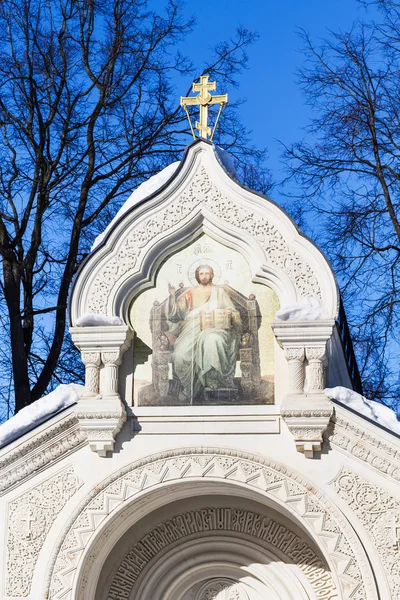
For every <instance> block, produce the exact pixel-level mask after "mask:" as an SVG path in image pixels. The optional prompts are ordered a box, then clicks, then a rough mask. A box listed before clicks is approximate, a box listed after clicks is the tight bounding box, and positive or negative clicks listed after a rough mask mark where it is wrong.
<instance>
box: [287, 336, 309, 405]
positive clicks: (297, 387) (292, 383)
mask: <svg viewBox="0 0 400 600" xmlns="http://www.w3.org/2000/svg"><path fill="white" fill-rule="evenodd" d="M284 350H285V358H286V360H287V363H288V371H289V373H288V375H289V394H291V395H292V394H303V392H304V376H305V369H304V348H302V347H300V348H296V347H290V346H289V347H285V349H284Z"/></svg>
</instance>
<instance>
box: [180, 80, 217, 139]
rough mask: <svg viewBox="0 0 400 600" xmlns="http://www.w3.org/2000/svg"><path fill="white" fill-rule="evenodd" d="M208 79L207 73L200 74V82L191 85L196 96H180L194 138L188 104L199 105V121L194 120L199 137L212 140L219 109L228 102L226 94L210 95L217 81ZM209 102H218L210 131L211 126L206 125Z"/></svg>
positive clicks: (215, 87)
mask: <svg viewBox="0 0 400 600" xmlns="http://www.w3.org/2000/svg"><path fill="white" fill-rule="evenodd" d="M209 79H210V77H209V76H208V75H201V77H200V83H194V84H193V87H192V91H193V92H199V94H198V96H186V97H183V96H181V106H183V108H184V109H185V111H186V115H187V118H188V119H189V125H190V129H191V131H192V135H193V137H194V138H196V136H195V133H194V131H193V126H192V122H191V120H190V116H189V111H188V108H187V107H188V106H189V105H199V106H200V121H196V129H198V131H199V135H200V137H202V138H205V139H207V138H208V137H210V139H211V140H212V139H213V137H214V133H215V129H216V127H217V124H218V121H219V117H220V114H221V111H222V109H223V107H224V106H225V104H227V103H228V94H223V95H221V96H211V94H210V92H212V91H215V90H216V89H217V82H216V81H210V82H209V81H208V80H209ZM211 104H219V112H218V115H217V119H216V121H215V125H214V128H213V130H212V131H211V127H209V126H208V107H209V106H210V105H211Z"/></svg>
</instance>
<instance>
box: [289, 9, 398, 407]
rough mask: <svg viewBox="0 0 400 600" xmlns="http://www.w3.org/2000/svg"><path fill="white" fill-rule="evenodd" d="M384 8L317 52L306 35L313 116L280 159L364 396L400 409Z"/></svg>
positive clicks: (393, 102) (394, 49)
mask: <svg viewBox="0 0 400 600" xmlns="http://www.w3.org/2000/svg"><path fill="white" fill-rule="evenodd" d="M381 6H382V8H384V9H385V15H384V20H383V21H382V22H366V23H363V22H358V23H356V24H354V26H353V28H352V29H351V30H350V31H349V32H346V33H340V34H334V33H331V34H330V36H329V38H328V39H326V40H323V41H322V42H321V43H319V44H318V45H315V44H314V43H313V42H312V41H311V40H310V38H309V37H308V35H307V34H306V33H304V32H303V34H302V38H303V41H304V45H305V55H306V61H305V66H304V68H302V70H301V72H300V81H301V84H302V86H303V89H304V92H305V95H306V98H307V101H308V103H309V105H310V107H311V110H312V114H313V118H312V121H311V125H310V127H309V130H308V134H309V137H308V139H307V138H306V140H303V141H301V142H299V143H296V144H293V145H292V146H290V147H287V148H286V149H285V159H286V164H287V166H288V169H289V179H290V180H291V181H292V182H296V183H297V184H299V186H300V190H301V191H300V193H299V197H300V203H297V208H299V207H300V210H301V211H302V212H303V214H304V213H309V214H306V216H305V221H306V222H308V223H310V222H312V221H313V220H314V222H315V221H316V220H317V219H315V217H316V216H318V220H317V221H318V226H317V233H318V235H319V239H320V241H321V243H322V245H323V247H324V248H325V249H326V251H327V253H328V255H329V257H330V258H331V260H332V262H333V265H334V267H335V270H336V273H337V274H338V276H339V282H340V285H341V289H342V294H343V298H344V303H345V306H346V311H347V315H348V318H349V322H350V326H351V330H352V333H353V340H354V342H355V348H356V352H357V356H358V361H359V366H360V367H361V369H360V370H361V374H362V378H363V387H364V392H365V393H366V394H367V395H368V396H369V397H371V398H375V399H380V400H382V401H384V402H387V403H389V404H392V405H393V404H395V405H397V407H399V405H400V401H399V396H400V395H399V391H400V385H399V377H398V364H399V358H400V351H399V350H400V347H399V323H400V278H399V276H400V204H399V202H400V96H399V89H400V35H399V33H400V4H398V3H397V2H385V1H383V2H381ZM378 14H379V13H378Z"/></svg>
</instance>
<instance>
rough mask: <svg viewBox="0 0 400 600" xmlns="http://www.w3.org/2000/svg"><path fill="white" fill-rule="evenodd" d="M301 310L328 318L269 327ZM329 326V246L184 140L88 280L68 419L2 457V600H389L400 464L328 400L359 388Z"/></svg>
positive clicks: (74, 327)
mask: <svg viewBox="0 0 400 600" xmlns="http://www.w3.org/2000/svg"><path fill="white" fill-rule="evenodd" d="M153 183H154V182H153ZM307 297H314V298H318V299H319V300H320V301H321V303H322V304H323V306H324V309H325V317H324V318H322V319H318V320H313V321H292V320H288V321H280V320H279V319H277V318H276V317H275V314H276V311H277V310H278V309H279V307H282V306H284V305H287V304H293V303H296V302H297V301H299V300H300V299H302V298H307ZM338 311H339V296H338V290H337V285H336V282H335V278H334V275H333V273H332V270H331V268H330V266H329V264H328V262H327V260H326V258H325V257H324V256H323V255H322V253H321V252H320V251H319V249H318V248H317V247H316V246H315V245H314V244H313V243H312V242H311V241H310V240H309V239H307V238H306V237H304V236H303V235H302V234H301V233H300V232H299V231H298V229H297V227H296V225H295V224H294V223H293V222H292V221H291V219H290V218H289V217H288V216H287V215H286V214H285V213H284V212H283V211H282V210H281V209H280V208H279V207H278V206H277V205H276V204H274V203H273V202H272V201H271V200H269V199H267V198H264V197H262V196H260V195H258V194H256V193H254V192H252V191H251V190H248V189H246V188H244V187H243V186H241V185H240V183H239V182H238V181H237V180H236V179H235V177H234V176H232V173H229V172H228V171H227V170H226V168H225V166H224V162H223V161H222V160H221V155H220V154H219V153H218V151H217V149H216V148H215V147H214V146H213V145H212V143H210V142H209V141H207V140H204V139H199V140H196V141H195V142H193V144H191V146H189V148H188V149H187V151H186V153H185V155H184V157H183V159H182V161H181V163H180V164H179V166H178V168H177V169H176V170H175V172H174V173H173V174H172V175H171V177H169V178H167V180H166V181H164V182H163V183H162V185H160V187H159V189H158V190H157V191H156V192H154V193H152V194H151V195H150V196H148V197H146V198H140V200H138V201H135V196H133V197H132V199H131V207H130V209H129V210H126V211H125V212H123V213H122V214H121V216H120V218H119V219H117V220H116V221H115V222H113V224H112V226H111V227H110V228H108V229H107V232H106V233H105V235H104V238H103V240H102V242H101V243H100V244H98V245H97V247H96V248H95V249H94V250H93V252H92V253H91V254H90V255H89V257H88V258H87V259H86V261H85V262H84V264H83V265H82V267H81V269H80V271H79V273H78V275H77V277H76V280H75V282H74V287H73V290H72V294H71V298H70V325H71V328H70V331H71V335H72V338H73V340H74V342H75V344H76V346H77V347H78V349H79V350H80V352H81V356H82V360H83V362H84V363H85V366H86V383H85V391H84V393H83V394H82V395H81V397H80V399H79V401H78V403H77V404H76V405H74V406H71V407H69V408H68V409H67V410H65V411H63V412H61V413H59V414H55V415H53V416H51V418H50V419H49V420H48V421H46V422H45V423H42V424H41V425H39V426H38V427H36V428H35V429H34V430H32V431H31V432H29V433H27V434H25V435H23V436H22V437H20V438H18V439H17V440H15V441H13V442H12V443H11V444H9V445H8V446H6V447H4V448H3V449H1V450H0V481H1V485H0V494H1V496H0V514H1V519H0V529H1V530H0V535H2V536H3V539H4V540H6V552H5V553H4V555H3V556H2V558H1V580H0V584H1V585H0V598H2V599H4V600H6V599H11V598H13V599H14V600H15V599H16V598H18V599H20V600H21V599H27V600H38V598H43V599H44V598H46V599H47V600H120V599H126V600H150V599H151V600H155V599H157V600H158V599H163V600H189V599H190V600H211V599H213V600H233V599H235V600H260V599H265V598H271V600H299V599H300V600H301V599H310V600H321V599H325V600H333V599H338V600H339V599H340V600H354V599H357V600H379V599H380V600H382V599H385V600H386V599H391V600H396V599H398V598H399V597H400V587H399V581H400V572H399V571H400V567H399V565H400V560H399V558H400V557H399V539H398V538H399V536H398V534H399V532H400V525H399V523H400V487H399V481H400V472H399V468H398V460H399V458H400V445H399V442H398V438H397V437H396V436H395V435H394V434H392V433H390V432H389V431H386V430H384V429H382V428H380V427H378V426H377V425H376V424H373V423H371V422H369V421H368V420H366V419H365V418H363V417H361V416H360V415H357V414H354V413H353V412H351V411H349V410H347V409H346V408H344V407H342V406H340V405H338V404H335V405H334V404H333V403H332V402H331V401H329V400H328V399H327V398H326V396H325V395H324V393H323V390H324V388H325V386H326V385H327V384H329V385H330V386H331V387H333V386H335V385H344V386H346V387H349V388H352V387H353V385H354V383H353V380H352V371H351V369H349V367H348V360H347V359H348V352H347V351H346V348H344V347H343V345H342V341H343V340H342V339H341V331H342V330H341V329H340V324H339V322H338ZM90 314H91V315H92V317H93V314H94V315H95V317H96V319H94V320H93V318H92V320H90V319H88V318H87V315H90ZM90 322H92V323H93V322H96V323H97V324H96V325H94V326H93V325H89V323H90Z"/></svg>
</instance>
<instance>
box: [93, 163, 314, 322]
mask: <svg viewBox="0 0 400 600" xmlns="http://www.w3.org/2000/svg"><path fill="white" fill-rule="evenodd" d="M198 207H202V208H204V209H205V210H206V211H210V212H211V214H212V215H214V216H215V217H216V218H218V219H220V220H221V221H222V223H227V224H229V225H230V226H232V227H234V228H236V229H237V230H240V231H244V232H246V233H247V234H249V235H250V236H251V237H252V239H253V240H254V242H255V243H257V244H259V245H260V246H261V248H262V249H263V251H264V252H265V255H266V258H267V261H268V262H271V263H272V264H273V265H274V266H276V267H277V268H279V269H280V270H282V271H283V272H284V273H285V274H286V276H287V277H289V278H290V279H291V280H292V281H293V283H294V285H295V286H296V289H297V294H298V297H303V296H316V295H318V296H319V295H320V294H321V291H320V287H319V283H318V279H317V277H316V275H315V273H314V272H313V270H312V268H311V267H310V265H309V264H308V263H307V261H306V260H305V259H304V258H303V257H302V256H300V255H299V254H298V252H296V251H295V250H294V249H293V248H290V247H289V246H288V244H287V242H286V241H285V239H284V236H283V235H282V233H281V232H280V231H279V230H278V229H277V227H276V226H275V225H273V224H272V223H270V222H269V221H268V220H267V219H266V217H265V215H263V214H262V212H261V211H257V210H256V209H254V210H250V209H249V208H247V207H245V206H243V205H239V204H238V203H236V202H235V201H234V200H233V199H232V198H228V196H227V195H226V194H224V193H223V192H222V191H221V190H220V189H218V186H217V185H216V184H215V183H214V182H213V181H211V179H210V177H209V175H208V173H207V172H206V170H205V168H204V167H201V168H200V169H199V170H198V171H197V172H196V173H195V174H194V175H193V176H192V182H191V184H190V186H189V188H188V189H187V190H186V191H184V192H183V193H182V194H181V195H180V196H179V197H178V198H177V199H176V200H175V201H174V202H172V203H170V204H167V205H166V206H165V208H163V209H162V210H160V211H159V212H158V213H157V214H156V215H154V216H152V217H149V218H148V219H144V220H141V221H140V220H139V221H138V222H137V223H135V225H134V226H133V227H132V228H131V230H130V231H129V233H128V234H127V236H126V238H125V240H123V242H122V244H121V245H120V247H119V249H118V253H117V254H115V255H113V256H111V257H110V258H109V259H108V260H106V261H105V264H104V265H103V266H102V267H101V269H100V270H99V272H98V273H97V274H96V278H95V279H94V280H93V282H92V283H91V288H90V291H89V296H88V300H87V312H93V313H97V314H107V307H108V304H109V298H110V295H111V293H112V289H113V287H114V285H115V284H116V283H117V282H118V280H120V279H122V278H123V277H124V276H126V274H127V273H128V272H129V271H132V270H133V269H134V267H135V266H138V265H140V262H141V259H142V257H143V252H144V248H145V247H147V246H148V245H149V244H151V242H152V241H153V240H154V239H155V238H156V237H157V236H160V235H162V234H163V233H164V232H166V231H169V230H170V229H171V228H173V227H175V226H176V225H177V224H179V223H181V222H182V221H183V220H184V219H186V218H187V217H188V216H189V215H190V213H191V212H193V211H194V210H195V209H196V208H198Z"/></svg>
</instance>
